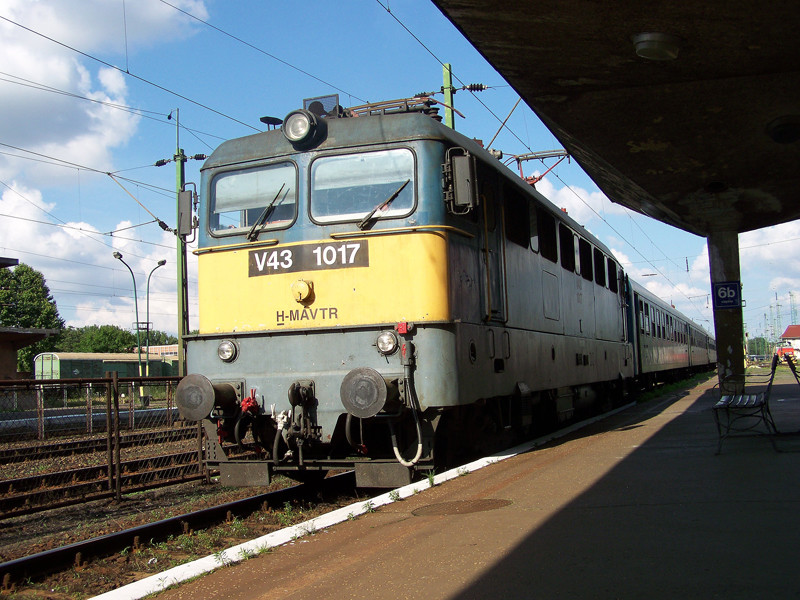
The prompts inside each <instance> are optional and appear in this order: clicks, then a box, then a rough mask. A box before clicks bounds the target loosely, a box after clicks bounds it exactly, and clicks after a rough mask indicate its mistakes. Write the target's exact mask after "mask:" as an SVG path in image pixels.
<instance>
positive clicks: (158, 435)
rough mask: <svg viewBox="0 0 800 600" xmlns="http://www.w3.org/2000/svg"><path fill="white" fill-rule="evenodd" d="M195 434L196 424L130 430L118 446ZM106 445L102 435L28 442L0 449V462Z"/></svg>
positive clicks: (82, 451)
mask: <svg viewBox="0 0 800 600" xmlns="http://www.w3.org/2000/svg"><path fill="white" fill-rule="evenodd" d="M195 436H197V428H196V427H193V426H192V427H178V428H174V429H170V430H169V431H149V432H142V433H131V434H127V435H122V436H120V448H130V447H135V446H142V445H145V444H162V443H168V442H176V441H180V440H185V439H190V438H192V437H195ZM107 444H108V440H107V438H105V437H102V438H94V439H84V440H69V441H62V442H55V443H52V444H28V445H25V446H16V447H13V448H3V449H1V450H0V463H2V464H5V465H8V464H13V463H21V462H28V461H32V460H44V459H47V458H58V457H60V456H73V455H76V454H91V453H93V452H103V451H104V450H105V449H106V447H107Z"/></svg>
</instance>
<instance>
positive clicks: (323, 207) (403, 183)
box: [311, 148, 416, 223]
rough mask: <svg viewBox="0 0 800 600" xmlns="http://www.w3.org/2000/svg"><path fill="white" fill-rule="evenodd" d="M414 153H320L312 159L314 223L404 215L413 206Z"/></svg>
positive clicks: (401, 150) (403, 151) (408, 151)
mask: <svg viewBox="0 0 800 600" xmlns="http://www.w3.org/2000/svg"><path fill="white" fill-rule="evenodd" d="M415 188H416V179H415V174H414V155H413V154H412V152H411V150H408V149H407V148H397V149H394V150H379V151H377V152H359V153H357V154H344V155H337V156H321V157H319V158H317V159H316V160H315V161H314V162H313V163H311V218H312V219H313V220H314V221H316V222H317V223H337V222H343V221H357V220H359V219H363V218H364V217H366V216H368V215H369V214H370V213H371V212H372V211H373V210H374V211H375V212H374V213H373V214H372V217H371V220H373V219H382V218H392V217H405V216H407V215H410V214H411V213H412V212H413V210H414V190H415Z"/></svg>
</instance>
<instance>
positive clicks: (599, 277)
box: [594, 248, 606, 288]
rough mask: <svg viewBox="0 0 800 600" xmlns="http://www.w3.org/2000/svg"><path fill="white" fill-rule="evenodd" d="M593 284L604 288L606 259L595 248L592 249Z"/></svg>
mask: <svg viewBox="0 0 800 600" xmlns="http://www.w3.org/2000/svg"><path fill="white" fill-rule="evenodd" d="M594 282H595V283H596V284H597V285H599V286H600V287H603V288H604V287H606V257H605V254H603V253H602V252H600V250H598V249H597V248H595V249H594Z"/></svg>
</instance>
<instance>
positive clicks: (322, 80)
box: [159, 0, 369, 104]
mask: <svg viewBox="0 0 800 600" xmlns="http://www.w3.org/2000/svg"><path fill="white" fill-rule="evenodd" d="M159 1H160V2H161V3H162V4H166V5H167V6H169V7H170V8H172V9H174V10H176V11H178V12H180V13H182V14H184V15H186V16H187V17H190V18H192V19H194V20H195V21H198V22H200V23H202V24H203V25H205V26H207V27H210V28H211V29H213V30H214V31H217V32H219V33H221V34H222V35H225V36H228V37H229V38H231V39H233V40H236V41H237V42H239V43H240V44H244V45H245V46H247V47H248V48H251V49H253V50H255V51H256V52H259V53H261V54H263V55H264V56H268V57H269V58H271V59H273V60H275V61H277V62H279V63H281V64H283V65H286V66H287V67H289V68H291V69H294V70H295V71H297V72H298V73H302V74H303V75H306V76H308V77H311V78H312V79H314V80H316V81H319V82H320V83H323V84H325V85H327V86H330V87H332V88H333V89H335V90H336V91H338V92H342V93H343V94H347V95H348V96H352V97H353V98H355V99H356V100H358V101H360V102H361V103H363V104H367V103H368V102H369V100H364V99H363V98H359V97H358V96H356V95H355V94H353V93H351V92H348V91H346V90H343V89H341V88H340V87H337V86H335V85H334V84H332V83H330V82H328V81H325V80H324V79H321V78H319V77H317V76H316V75H314V74H312V73H309V72H308V71H306V70H304V69H301V68H300V67H298V66H296V65H293V64H292V63H290V62H288V61H286V60H284V59H282V58H279V57H278V56H275V55H274V54H271V53H270V52H267V51H266V50H264V49H263V48H259V47H258V46H255V45H253V44H251V43H250V42H248V41H246V40H244V39H242V38H240V37H238V36H235V35H233V34H232V33H229V32H227V31H225V30H224V29H221V28H219V27H217V26H216V25H213V24H212V23H209V22H208V21H205V20H203V19H201V18H200V17H197V16H195V15H193V14H192V13H190V12H188V11H185V10H183V9H182V8H179V7H177V6H175V5H174V4H170V3H169V2H167V1H166V0H159Z"/></svg>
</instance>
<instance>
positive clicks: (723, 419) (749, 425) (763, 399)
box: [714, 355, 778, 454]
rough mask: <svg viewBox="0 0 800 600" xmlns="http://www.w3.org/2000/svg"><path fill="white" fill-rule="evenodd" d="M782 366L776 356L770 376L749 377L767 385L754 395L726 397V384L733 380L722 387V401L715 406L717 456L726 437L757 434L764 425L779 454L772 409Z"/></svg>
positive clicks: (725, 381) (729, 395)
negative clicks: (771, 399)
mask: <svg viewBox="0 0 800 600" xmlns="http://www.w3.org/2000/svg"><path fill="white" fill-rule="evenodd" d="M777 367H778V355H775V356H773V357H772V367H771V369H770V372H769V375H767V374H764V375H756V376H754V377H752V376H751V377H750V378H749V382H750V383H753V382H754V380H755V383H757V384H761V385H764V384H766V386H765V387H764V389H763V390H762V391H760V392H756V393H752V392H748V391H747V390H745V392H744V393H741V394H724V387H725V384H726V383H731V381H730V380H723V381H722V382H721V385H720V393H723V394H724V395H722V396H720V399H719V401H718V402H717V403H716V404H715V405H714V421H715V422H716V424H717V433H719V444H718V445H717V454H719V453H720V452H721V451H722V442H723V441H724V440H725V438H727V437H729V436H730V435H732V434H736V433H749V432H753V431H754V430H755V429H756V427H758V426H759V425H762V424H763V425H764V427H765V428H766V430H767V431H766V434H767V435H768V436H769V441H770V443H771V444H772V447H773V448H774V449H775V451H776V452H777V451H778V448H777V446H776V445H775V440H774V439H773V436H774V435H775V434H777V433H778V428H777V427H775V421H774V420H773V418H772V413H771V412H770V410H769V394H770V392H771V391H772V381H773V379H775V370H776V369H777Z"/></svg>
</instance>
